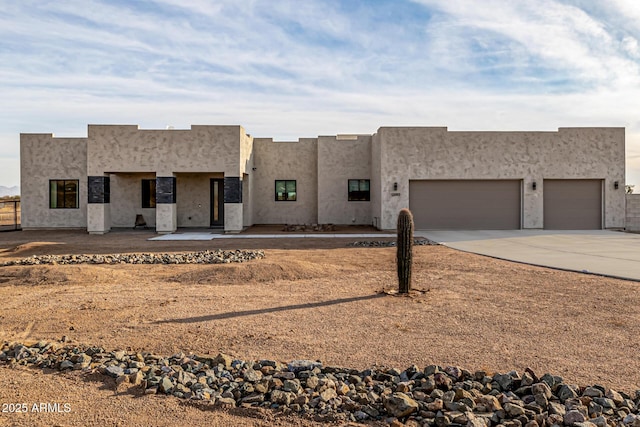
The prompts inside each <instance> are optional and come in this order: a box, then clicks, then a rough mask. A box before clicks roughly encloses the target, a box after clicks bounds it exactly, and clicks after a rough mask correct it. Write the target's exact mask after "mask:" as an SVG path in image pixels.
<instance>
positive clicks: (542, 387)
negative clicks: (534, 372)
mask: <svg viewBox="0 0 640 427" xmlns="http://www.w3.org/2000/svg"><path fill="white" fill-rule="evenodd" d="M531 393H532V394H533V395H534V396H535V395H543V396H544V397H545V398H547V399H550V398H551V388H550V387H549V385H548V384H547V383H537V384H533V385H532V386H531Z"/></svg>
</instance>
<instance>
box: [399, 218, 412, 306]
mask: <svg viewBox="0 0 640 427" xmlns="http://www.w3.org/2000/svg"><path fill="white" fill-rule="evenodd" d="M396 246H397V250H398V251H397V254H396V263H397V265H398V292H399V293H401V294H406V293H409V291H410V290H411V266H412V262H413V259H412V250H413V215H412V214H411V211H410V210H409V209H402V210H401V211H400V213H399V214H398V239H397V242H396Z"/></svg>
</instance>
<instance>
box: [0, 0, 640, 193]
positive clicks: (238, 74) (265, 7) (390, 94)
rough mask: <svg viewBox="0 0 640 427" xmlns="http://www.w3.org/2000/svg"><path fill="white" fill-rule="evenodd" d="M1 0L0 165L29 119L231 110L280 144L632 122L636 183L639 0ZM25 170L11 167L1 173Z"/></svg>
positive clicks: (204, 115) (71, 131)
mask: <svg viewBox="0 0 640 427" xmlns="http://www.w3.org/2000/svg"><path fill="white" fill-rule="evenodd" d="M5 3H6V4H3V14H2V15H0V40H2V41H0V90H1V91H2V94H3V102H2V103H0V114H1V115H2V117H3V129H2V130H1V131H0V144H1V146H2V150H0V162H3V163H2V164H6V163H7V162H10V161H12V162H14V163H15V159H16V157H17V152H18V133H19V132H54V133H56V134H57V135H60V136H63V135H72V136H78V135H84V134H85V133H86V124H87V123H139V124H141V125H142V126H144V127H160V128H162V127H164V126H166V125H174V126H178V127H186V126H188V125H189V124H191V123H211V124H215V123H236V124H243V125H244V126H245V127H246V129H247V131H248V132H250V133H252V134H255V135H260V136H274V137H276V138H286V139H291V138H295V137H297V136H314V135H318V134H331V133H341V132H374V131H375V129H376V128H377V127H378V126H380V125H401V124H411V125H445V126H449V127H450V128H452V129H528V130H536V129H544V130H552V129H555V128H556V127H558V126H627V127H628V133H627V144H628V151H629V153H630V155H631V156H632V157H630V160H629V168H628V172H629V173H628V174H629V180H630V181H632V180H635V181H637V182H640V160H637V158H636V157H635V156H636V155H638V154H640V120H639V119H637V118H636V117H637V111H638V110H639V108H638V107H640V105H638V102H637V101H636V100H637V99H640V43H639V40H640V6H639V5H638V3H637V2H634V1H632V0H612V1H610V2H607V3H606V4H604V3H602V2H596V1H594V0H562V1H561V0H540V1H537V2H531V1H527V0H510V1H509V0H485V1H483V2H481V3H479V2H477V1H474V0H455V1H451V0H398V1H396V0H376V1H368V0H353V1H349V2H342V1H338V0H309V1H305V2H291V1H284V0H282V1H278V0H275V1H272V2H259V1H252V0H244V1H237V0H217V1H212V0H191V1H188V2H184V1H179V0H140V1H136V2H131V1H125V0H116V1H107V0H91V1H87V0H67V1H64V2H37V1H22V2H5ZM2 159H5V160H2ZM17 180H18V177H17V168H13V169H12V168H5V167H3V168H0V184H10V185H12V184H17Z"/></svg>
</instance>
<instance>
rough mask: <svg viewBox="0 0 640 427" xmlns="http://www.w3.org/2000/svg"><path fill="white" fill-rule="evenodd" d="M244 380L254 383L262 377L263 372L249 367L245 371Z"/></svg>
mask: <svg viewBox="0 0 640 427" xmlns="http://www.w3.org/2000/svg"><path fill="white" fill-rule="evenodd" d="M243 377H244V380H245V381H249V382H252V383H255V382H258V381H260V380H261V379H262V372H260V371H254V370H253V369H247V370H246V371H245V372H244V375H243Z"/></svg>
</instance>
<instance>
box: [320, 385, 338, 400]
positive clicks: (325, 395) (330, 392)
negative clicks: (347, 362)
mask: <svg viewBox="0 0 640 427" xmlns="http://www.w3.org/2000/svg"><path fill="white" fill-rule="evenodd" d="M336 397H338V393H336V390H335V389H333V388H328V389H326V390H325V391H323V392H322V393H320V398H321V399H322V401H323V402H328V401H329V400H331V399H335V398H336Z"/></svg>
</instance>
